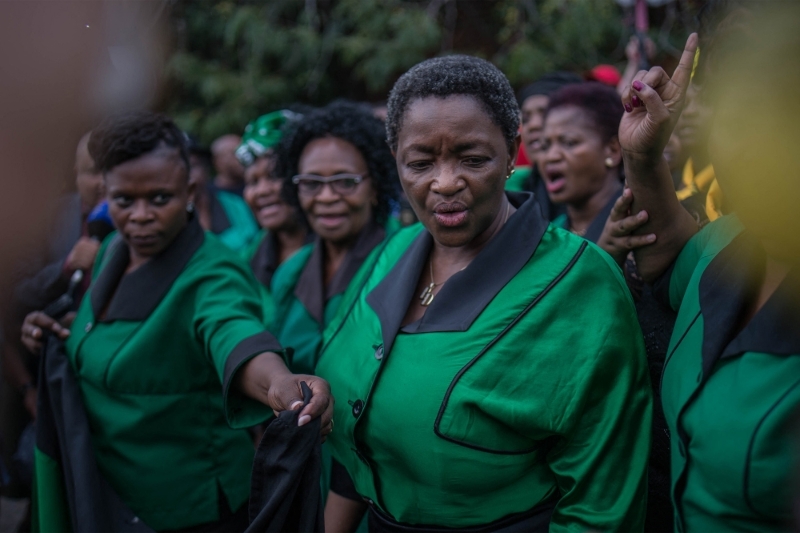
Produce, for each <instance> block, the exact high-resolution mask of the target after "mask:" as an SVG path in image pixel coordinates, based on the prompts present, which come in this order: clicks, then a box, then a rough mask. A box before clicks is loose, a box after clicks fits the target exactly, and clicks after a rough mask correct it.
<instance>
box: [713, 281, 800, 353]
mask: <svg viewBox="0 0 800 533" xmlns="http://www.w3.org/2000/svg"><path fill="white" fill-rule="evenodd" d="M798 317H800V269H798V268H797V267H795V268H793V269H792V270H791V271H789V273H788V274H787V275H786V278H785V279H784V280H783V281H782V282H781V284H780V285H779V286H778V288H777V289H776V290H775V292H774V293H773V294H772V296H770V298H769V300H767V303H765V304H764V307H762V308H761V309H759V311H758V313H756V314H755V316H754V317H753V318H752V320H750V322H749V323H748V324H747V326H746V327H745V328H744V329H743V330H742V331H741V333H739V335H737V336H736V338H734V339H733V341H731V343H730V344H729V345H728V347H727V348H725V351H724V352H723V354H722V358H723V359H724V358H727V357H734V356H736V355H739V354H742V353H744V352H760V353H770V354H776V355H800V328H798Z"/></svg>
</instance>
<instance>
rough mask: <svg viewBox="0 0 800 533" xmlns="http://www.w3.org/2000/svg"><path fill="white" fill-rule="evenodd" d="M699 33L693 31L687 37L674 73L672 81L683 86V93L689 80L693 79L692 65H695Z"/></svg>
mask: <svg viewBox="0 0 800 533" xmlns="http://www.w3.org/2000/svg"><path fill="white" fill-rule="evenodd" d="M697 41H698V39H697V34H696V33H693V34H691V35H689V38H688V39H686V47H685V48H684V49H683V54H682V55H681V60H680V62H679V63H678V66H677V67H675V72H673V73H672V82H673V83H674V84H675V85H677V86H678V87H680V88H681V94H683V93H685V92H686V89H687V87H689V82H690V81H691V80H692V67H693V66H694V54H695V52H696V51H697Z"/></svg>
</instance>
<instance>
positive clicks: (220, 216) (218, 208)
mask: <svg viewBox="0 0 800 533" xmlns="http://www.w3.org/2000/svg"><path fill="white" fill-rule="evenodd" d="M206 194H208V210H209V212H210V214H211V233H213V234H214V235H219V234H220V233H222V232H223V231H225V230H226V229H228V228H230V227H231V221H230V219H229V218H228V213H226V212H225V208H224V207H222V202H220V201H219V198H217V192H216V191H214V190H208V191H207V193H206Z"/></svg>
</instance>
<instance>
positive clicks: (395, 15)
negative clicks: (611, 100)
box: [159, 0, 699, 143]
mask: <svg viewBox="0 0 800 533" xmlns="http://www.w3.org/2000/svg"><path fill="white" fill-rule="evenodd" d="M629 1H630V0H629ZM653 1H654V0H651V3H652V2H653ZM623 3H624V2H623ZM655 3H658V4H662V5H658V6H651V7H650V9H649V10H648V11H649V16H650V32H649V36H650V38H651V39H652V40H653V41H654V42H656V44H657V46H658V49H659V55H658V56H657V58H656V61H655V62H656V63H658V64H663V65H665V66H669V64H670V63H673V62H675V58H676V57H677V56H678V54H679V50H680V49H681V48H682V45H683V42H684V40H685V38H686V36H687V35H688V33H689V32H690V31H691V29H692V26H693V17H694V14H695V12H696V9H697V5H698V4H699V1H698V0H674V1H665V0H655ZM170 4H171V24H172V25H173V29H174V32H173V35H174V42H173V44H172V53H171V55H170V58H169V60H168V68H167V85H166V90H165V91H164V93H163V97H162V102H161V104H160V105H159V107H160V108H161V109H162V110H163V111H165V112H167V113H169V114H170V115H172V116H173V117H175V119H176V120H177V121H178V123H179V125H180V126H181V127H183V128H184V129H186V130H188V131H190V132H192V133H194V134H195V135H196V136H197V137H198V138H199V139H200V140H201V141H203V142H205V143H208V142H210V141H211V140H212V139H214V138H216V137H217V136H219V135H222V134H224V133H229V132H241V131H242V130H243V128H244V126H245V125H246V123H247V122H248V121H249V120H251V119H252V118H255V117H256V116H258V115H259V114H261V113H266V112H269V111H272V110H275V109H279V108H283V107H286V106H288V105H291V104H293V103H303V104H310V105H322V104H324V103H327V102H329V101H330V100H332V99H334V98H340V97H344V98H351V99H354V100H360V101H366V102H381V101H384V100H385V99H386V97H387V94H388V91H389V90H390V89H391V87H392V84H393V83H394V82H395V80H396V79H397V77H398V76H400V75H401V74H402V73H403V72H405V71H406V70H407V69H408V68H409V67H411V66H412V65H414V64H416V63H418V62H419V61H421V60H423V59H426V58H429V57H434V56H437V55H443V54H451V53H467V54H474V55H477V56H480V57H483V58H485V59H488V60H491V61H492V62H494V63H495V64H496V65H497V66H498V67H500V68H501V69H502V70H503V71H504V72H505V73H506V75H507V76H508V78H509V80H510V81H511V83H512V85H514V87H515V89H518V88H520V87H522V86H523V85H525V84H527V83H529V82H531V81H533V80H535V79H536V78H537V77H538V76H540V75H541V74H543V73H545V72H548V71H551V70H556V69H566V70H573V71H576V72H579V73H582V72H585V71H588V70H589V69H591V68H592V67H593V66H595V65H597V64H600V63H607V64H612V65H615V66H617V67H618V68H619V69H620V70H622V69H623V68H624V65H625V45H626V43H627V42H628V39H629V37H630V36H631V34H632V32H633V30H632V25H633V13H632V8H631V7H624V6H622V5H620V4H619V3H617V2H616V1H615V0H497V1H489V0H425V1H422V0H268V1H267V0H260V1H253V0H249V1H248V0H171V2H170Z"/></svg>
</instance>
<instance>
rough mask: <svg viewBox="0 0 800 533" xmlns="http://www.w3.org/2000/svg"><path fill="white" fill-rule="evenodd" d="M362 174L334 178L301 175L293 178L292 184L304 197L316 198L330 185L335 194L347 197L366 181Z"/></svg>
mask: <svg viewBox="0 0 800 533" xmlns="http://www.w3.org/2000/svg"><path fill="white" fill-rule="evenodd" d="M365 177H366V176H365V175H362V174H335V175H333V176H328V177H324V176H317V175H316V174H299V175H297V176H295V177H293V178H292V183H294V184H295V185H297V193H298V194H301V195H303V196H316V195H318V194H319V193H320V192H321V191H322V188H323V187H325V184H326V183H327V184H329V185H330V186H331V189H333V192H335V193H336V194H341V195H343V196H347V195H348V194H353V193H354V192H355V191H356V189H357V188H358V184H359V183H361V182H362V181H364V178H365Z"/></svg>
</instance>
